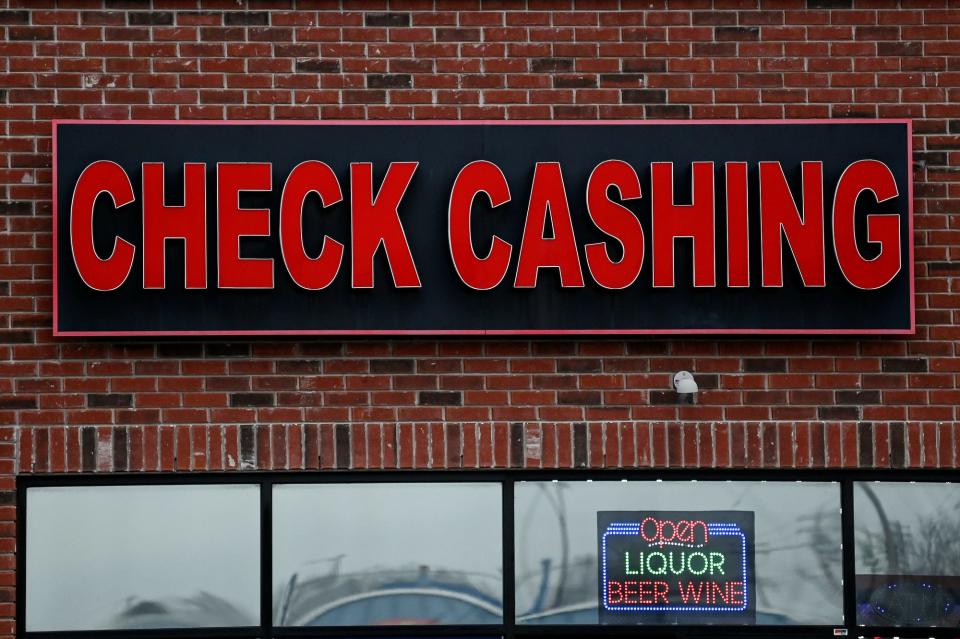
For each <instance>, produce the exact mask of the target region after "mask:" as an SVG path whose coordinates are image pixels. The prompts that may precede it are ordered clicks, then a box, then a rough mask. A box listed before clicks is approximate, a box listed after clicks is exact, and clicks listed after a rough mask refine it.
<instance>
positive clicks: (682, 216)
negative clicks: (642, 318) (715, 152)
mask: <svg viewBox="0 0 960 639" xmlns="http://www.w3.org/2000/svg"><path fill="white" fill-rule="evenodd" d="M651 172H652V176H653V178H652V181H653V184H652V190H653V285H654V286H655V287H657V288H672V287H673V286H674V279H675V278H674V275H673V269H674V259H673V241H674V239H675V238H678V237H690V238H693V285H694V286H698V287H699V286H716V285H717V263H716V262H717V260H716V257H715V253H716V249H715V247H714V236H715V234H716V231H715V230H714V215H715V211H714V201H713V200H714V196H713V162H694V163H693V177H692V178H691V180H692V187H691V190H692V191H693V202H692V203H691V204H689V205H678V204H674V203H673V163H672V162H654V163H653V164H652V165H651Z"/></svg>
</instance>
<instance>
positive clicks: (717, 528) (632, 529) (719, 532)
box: [600, 522, 750, 612]
mask: <svg viewBox="0 0 960 639" xmlns="http://www.w3.org/2000/svg"><path fill="white" fill-rule="evenodd" d="M707 531H708V532H709V533H710V534H711V535H716V536H717V537H740V547H741V554H740V561H741V564H742V566H743V605H742V606H740V607H737V608H730V607H723V608H717V607H714V606H611V605H610V604H609V603H607V597H608V596H609V589H608V588H607V537H609V536H617V535H620V536H624V535H638V534H640V524H638V523H631V522H614V523H612V524H609V525H607V530H606V531H605V532H604V533H603V541H602V544H601V547H602V549H603V554H602V556H601V558H600V561H601V562H602V563H601V565H602V566H603V607H604V608H605V609H607V610H610V611H612V612H743V611H745V610H746V609H747V608H748V607H749V605H750V594H749V593H750V584H749V576H748V575H747V536H746V535H745V534H744V533H743V531H742V530H740V526H739V524H732V523H719V522H713V523H708V524H707Z"/></svg>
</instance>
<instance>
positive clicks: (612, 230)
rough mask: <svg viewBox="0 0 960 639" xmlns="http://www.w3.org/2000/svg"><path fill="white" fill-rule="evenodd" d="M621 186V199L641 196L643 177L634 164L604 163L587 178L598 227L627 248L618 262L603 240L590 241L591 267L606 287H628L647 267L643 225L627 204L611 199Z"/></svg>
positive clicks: (592, 213)
mask: <svg viewBox="0 0 960 639" xmlns="http://www.w3.org/2000/svg"><path fill="white" fill-rule="evenodd" d="M611 186H615V187H617V190H618V191H619V192H620V198H621V199H623V200H635V199H637V198H639V197H641V195H642V194H641V192H640V178H638V177H637V172H636V171H634V170H633V167H632V166H630V165H629V164H627V163H626V162H621V161H620V160H607V161H606V162H601V163H600V164H598V165H597V167H596V168H595V169H594V170H593V173H591V174H590V179H589V181H587V213H588V214H589V215H590V219H591V220H593V223H594V224H596V226H597V228H598V229H600V230H601V231H603V232H604V233H606V234H607V235H609V236H611V237H613V238H614V239H615V240H617V242H619V243H620V246H621V247H622V248H623V257H621V258H620V261H619V262H614V261H613V260H612V259H611V258H610V254H609V253H608V252H607V246H606V244H605V243H603V242H598V243H596V244H587V245H586V246H585V247H584V252H585V253H586V255H587V268H588V269H590V274H591V275H593V279H594V280H596V282H597V284H599V285H600V286H602V287H603V288H626V287H628V286H630V285H631V284H633V283H634V282H635V281H636V280H637V277H638V276H639V275H640V268H641V267H642V266H643V227H642V226H640V220H638V219H637V216H636V215H634V214H633V211H631V210H630V209H628V208H627V207H625V206H623V205H621V204H616V203H615V202H613V201H611V200H610V198H609V197H608V195H607V193H608V192H609V190H610V187H611Z"/></svg>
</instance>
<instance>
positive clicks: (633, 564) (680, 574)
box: [597, 510, 756, 625]
mask: <svg viewBox="0 0 960 639" xmlns="http://www.w3.org/2000/svg"><path fill="white" fill-rule="evenodd" d="M597 532H598V540H597V541H598V551H597V556H598V557H599V559H600V561H599V564H598V565H599V569H600V575H599V577H600V582H599V585H600V591H599V595H598V599H599V601H600V607H599V611H600V619H599V621H600V623H609V624H618V623H619V624H633V623H665V624H685V625H693V624H703V623H730V624H750V623H754V619H755V610H756V596H755V591H756V587H755V583H754V569H753V559H754V546H753V539H754V535H753V513H752V512H749V511H732V510H730V511H690V512H688V511H646V512H643V511H641V512H620V511H600V512H598V513H597Z"/></svg>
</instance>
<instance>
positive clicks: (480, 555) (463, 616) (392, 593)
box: [273, 483, 503, 626]
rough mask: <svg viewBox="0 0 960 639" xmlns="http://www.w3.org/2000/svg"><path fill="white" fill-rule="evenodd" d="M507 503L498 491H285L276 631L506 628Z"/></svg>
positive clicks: (278, 518) (276, 525)
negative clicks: (504, 515)
mask: <svg viewBox="0 0 960 639" xmlns="http://www.w3.org/2000/svg"><path fill="white" fill-rule="evenodd" d="M501 494H502V493H501V488H500V485H499V484H497V483H456V484H454V483H405V484H385V483H370V484H324V485H315V484H286V485H278V486H275V487H274V492H273V587H274V624H275V625H277V626H362V625H366V626H374V625H397V624H416V625H437V624H441V625H443V624H446V625H476V624H500V623H502V622H503V613H502V601H503V549H502V538H503V529H502V521H501V520H502V501H501V499H502V497H501Z"/></svg>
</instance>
